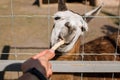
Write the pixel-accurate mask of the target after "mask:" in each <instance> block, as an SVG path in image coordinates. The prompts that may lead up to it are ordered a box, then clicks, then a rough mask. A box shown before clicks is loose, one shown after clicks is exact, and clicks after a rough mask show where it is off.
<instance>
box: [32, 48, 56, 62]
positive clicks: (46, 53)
mask: <svg viewBox="0 0 120 80" xmlns="http://www.w3.org/2000/svg"><path fill="white" fill-rule="evenodd" d="M54 56H55V53H54V50H52V49H48V50H44V51H42V52H40V53H39V54H37V55H35V56H33V57H32V58H33V59H37V58H40V57H46V58H47V59H48V60H50V59H52V58H53V57H54Z"/></svg>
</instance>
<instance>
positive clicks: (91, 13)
mask: <svg viewBox="0 0 120 80" xmlns="http://www.w3.org/2000/svg"><path fill="white" fill-rule="evenodd" d="M103 5H104V4H103V3H102V4H101V5H100V6H98V7H97V8H95V9H93V10H92V11H89V12H87V13H85V14H84V15H83V16H84V17H85V19H86V22H89V21H91V20H92V19H93V18H94V16H95V15H97V14H98V13H99V12H100V10H101V8H102V7H103Z"/></svg>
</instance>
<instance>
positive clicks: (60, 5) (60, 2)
mask: <svg viewBox="0 0 120 80" xmlns="http://www.w3.org/2000/svg"><path fill="white" fill-rule="evenodd" d="M66 10H68V9H67V6H66V4H65V0H58V11H66Z"/></svg>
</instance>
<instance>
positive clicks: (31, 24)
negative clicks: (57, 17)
mask: <svg viewBox="0 0 120 80" xmlns="http://www.w3.org/2000/svg"><path fill="white" fill-rule="evenodd" d="M116 1H117V0H116ZM87 2H88V1H87V0H86V3H87ZM103 2H104V0H103ZM33 3H34V0H31V1H28V0H6V1H5V0H2V1H1V3H0V39H1V40H0V51H1V55H0V59H1V60H2V59H4V60H9V59H12V60H21V59H22V60H23V59H27V58H29V57H30V56H32V55H34V54H37V53H39V52H40V51H42V50H44V49H48V48H49V45H50V36H51V35H50V34H51V30H52V27H53V19H52V15H53V14H54V13H55V12H56V11H57V4H56V3H54V4H53V3H52V4H50V1H49V0H48V1H47V4H43V5H41V6H40V7H37V6H34V5H32V4H33ZM118 3H119V4H118ZM114 4H115V6H112V4H111V5H110V6H104V7H103V9H102V11H101V12H100V14H99V15H97V16H95V19H94V20H93V21H91V22H90V23H89V24H88V25H89V30H88V32H86V33H84V36H82V39H81V43H82V45H81V53H76V54H69V55H72V56H80V61H89V58H92V59H91V60H90V61H95V60H100V61H104V60H107V61H119V60H120V59H119V56H120V54H119V53H120V51H119V50H120V49H119V48H120V47H119V45H120V44H119V28H120V1H119V0H118V1H117V2H116V3H114ZM67 5H68V7H69V9H71V10H73V11H75V12H78V13H80V14H81V15H82V14H83V13H86V12H88V11H89V10H91V9H92V8H94V7H91V6H89V5H88V4H81V3H67ZM91 17H93V16H91ZM114 33H116V36H115V39H114V40H115V41H112V42H109V43H107V44H106V43H105V42H103V43H102V44H100V42H101V41H104V39H105V38H104V37H102V36H106V35H107V36H111V35H112V34H114ZM114 42H115V44H114ZM111 43H112V45H113V46H114V49H112V48H111V47H107V46H105V45H108V44H111ZM92 45H94V46H92ZM99 45H102V47H99ZM89 47H91V48H92V49H91V48H89ZM93 49H94V50H93ZM111 49H112V50H111ZM99 51H100V52H99ZM23 55H24V57H23ZM56 55H59V54H56ZM101 57H102V58H101ZM103 57H105V58H103ZM108 57H110V59H108ZM96 58H98V59H96ZM1 74H2V73H1ZM17 74H19V72H17ZM20 74H21V73H20ZM80 75H81V77H80V78H81V79H80V80H84V79H83V76H84V73H81V74H80ZM19 76H20V75H19ZM115 76H116V74H114V73H111V77H110V78H111V79H112V80H119V79H116V78H115ZM7 77H8V76H7ZM9 80H10V79H9ZM104 80H106V78H104Z"/></svg>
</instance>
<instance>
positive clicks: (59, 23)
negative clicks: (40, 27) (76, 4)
mask: <svg viewBox="0 0 120 80" xmlns="http://www.w3.org/2000/svg"><path fill="white" fill-rule="evenodd" d="M57 16H59V17H61V19H59V20H54V24H55V26H54V28H53V31H52V34H51V45H52V46H53V45H54V44H55V43H57V42H58V36H59V34H60V32H61V30H62V28H63V27H65V23H66V22H69V23H70V26H71V27H73V28H75V29H76V32H75V37H74V39H73V41H72V42H71V43H70V44H69V45H68V46H66V47H63V48H62V47H59V48H58V49H57V50H58V51H60V52H68V51H69V50H71V49H72V48H73V46H74V44H75V42H76V41H77V39H78V38H79V36H80V35H83V32H82V31H81V27H84V28H85V29H86V30H88V26H87V23H86V22H85V21H84V20H83V18H82V17H81V16H80V15H78V14H76V13H73V12H71V11H69V10H68V11H59V12H57V13H55V14H54V16H53V17H54V18H55V17H57Z"/></svg>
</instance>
